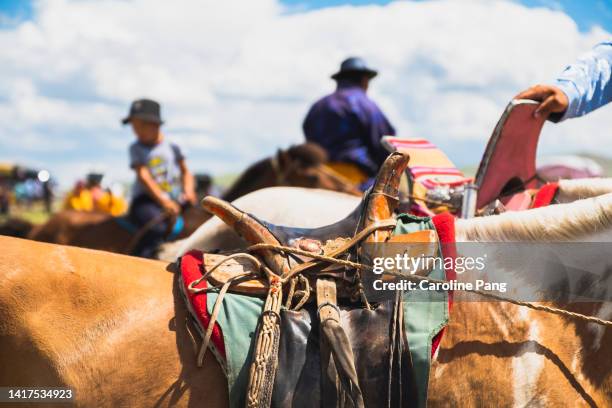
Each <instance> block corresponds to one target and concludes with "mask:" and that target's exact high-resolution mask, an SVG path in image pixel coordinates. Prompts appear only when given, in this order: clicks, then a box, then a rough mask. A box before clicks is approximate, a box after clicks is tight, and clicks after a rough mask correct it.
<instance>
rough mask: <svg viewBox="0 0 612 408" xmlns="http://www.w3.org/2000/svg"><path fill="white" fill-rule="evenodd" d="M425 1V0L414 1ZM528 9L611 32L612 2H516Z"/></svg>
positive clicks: (310, 6) (335, 2) (298, 1)
mask: <svg viewBox="0 0 612 408" xmlns="http://www.w3.org/2000/svg"><path fill="white" fill-rule="evenodd" d="M391 1H392V0H374V1H372V0H310V1H305V0H282V3H284V4H287V5H289V6H292V7H296V9H297V10H315V9H320V8H325V7H334V6H341V5H356V6H362V5H367V4H388V3H391ZM416 1H426V0H416ZM516 2H517V3H521V4H524V5H526V6H528V7H546V8H551V9H554V10H563V11H564V12H565V13H567V14H568V15H570V16H571V17H572V18H573V19H574V21H576V23H577V24H578V27H579V28H580V30H588V29H590V28H591V27H592V26H593V25H599V26H601V27H603V28H605V29H606V30H607V31H612V0H516Z"/></svg>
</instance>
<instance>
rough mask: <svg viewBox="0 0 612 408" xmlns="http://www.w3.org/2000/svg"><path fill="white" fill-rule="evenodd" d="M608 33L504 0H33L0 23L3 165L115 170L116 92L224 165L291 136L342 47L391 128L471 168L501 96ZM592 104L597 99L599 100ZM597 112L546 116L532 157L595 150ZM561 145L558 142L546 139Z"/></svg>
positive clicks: (118, 156) (209, 160) (205, 161)
mask: <svg viewBox="0 0 612 408" xmlns="http://www.w3.org/2000/svg"><path fill="white" fill-rule="evenodd" d="M607 36H609V34H608V33H606V32H604V31H603V30H601V29H594V30H592V31H591V32H588V33H581V32H579V31H578V29H577V26H576V24H575V23H574V21H573V20H572V19H571V18H570V17H568V16H567V15H565V14H563V12H561V11H552V10H550V9H545V8H537V9H534V8H526V7H523V6H521V5H519V4H515V3H510V2H502V1H473V2H471V1H462V2H456V1H432V2H416V3H413V2H396V3H391V4H389V5H386V6H367V7H349V6H344V7H335V8H326V9H321V10H315V11H308V12H304V13H295V12H294V13H288V12H287V9H285V8H283V7H282V6H281V5H280V4H279V3H278V2H277V1H275V0H258V1H251V0H244V1H223V2H219V1H212V0H210V1H202V0H190V1H173V2H169V1H163V0H157V1H154V0H134V1H124V0H114V1H113V0H109V1H91V0H88V1H68V0H55V1H41V2H38V3H37V4H36V8H35V17H34V20H33V21H29V22H24V23H21V24H19V25H17V26H15V27H13V28H8V29H5V30H0V49H2V50H3V51H2V53H1V54H0V143H1V144H2V148H1V149H0V159H3V160H6V159H9V160H10V159H12V158H13V159H14V158H23V157H27V158H29V159H30V160H31V161H32V163H48V165H49V166H50V167H51V169H52V170H55V172H56V174H58V175H59V176H60V177H61V178H62V180H61V181H62V182H64V183H70V182H72V180H73V179H74V178H76V177H77V176H79V174H77V170H79V171H81V170H82V169H86V168H102V167H104V168H108V169H112V172H113V175H115V176H116V177H119V178H128V177H130V175H129V169H128V167H127V158H126V155H127V154H126V153H125V150H127V144H128V143H129V141H131V136H130V134H129V129H127V128H126V129H123V130H122V129H121V127H120V125H119V119H120V118H121V117H122V116H123V115H124V114H125V112H126V111H127V108H128V105H129V102H130V101H131V100H132V99H134V98H137V97H141V96H150V97H154V98H157V99H159V100H160V101H161V102H162V103H163V108H164V114H165V116H166V120H167V127H166V131H167V134H168V135H169V137H170V138H172V137H174V138H175V139H176V140H177V141H178V142H180V143H181V144H182V145H183V146H184V149H185V150H188V156H189V158H190V162H191V164H192V166H193V167H195V168H196V169H198V170H207V171H215V172H225V171H234V172H237V171H239V170H241V169H242V168H243V167H245V166H246V165H247V164H249V163H250V162H252V161H254V160H256V159H259V158H261V157H263V156H265V155H268V154H270V153H272V152H273V151H274V150H275V149H276V148H277V147H281V146H287V145H289V144H291V143H296V142H299V141H300V140H301V139H302V135H301V121H302V119H303V116H304V114H305V112H306V110H307V109H308V106H309V104H310V103H311V102H313V101H314V100H315V99H316V98H318V97H320V96H322V95H323V94H325V93H327V92H329V91H331V90H332V88H333V84H332V82H331V81H330V80H329V78H328V77H329V74H331V73H332V72H334V71H335V70H336V68H337V65H338V63H339V61H340V60H342V59H343V58H344V57H345V56H347V55H349V54H357V55H362V56H364V57H366V58H367V60H368V61H370V63H371V65H373V66H375V67H377V68H378V69H379V70H380V76H379V78H377V79H376V80H375V81H374V82H373V84H372V89H371V95H372V97H373V98H374V99H375V100H376V101H377V102H378V103H379V104H380V105H381V106H382V107H383V109H384V110H385V111H386V112H387V114H388V116H389V117H390V119H391V121H392V122H393V123H394V124H395V126H396V128H397V129H398V131H399V133H400V134H401V135H405V136H423V137H427V138H430V139H432V140H433V141H434V142H436V143H438V144H439V145H441V146H442V147H443V148H444V149H446V150H447V151H448V153H449V155H450V156H451V157H452V158H453V159H455V160H456V161H457V162H459V163H462V164H464V163H474V162H477V161H478V160H479V158H480V154H481V152H482V150H483V149H484V143H485V141H486V139H487V138H488V136H489V134H490V132H491V130H492V128H493V126H494V124H495V122H496V121H497V119H498V117H499V115H500V114H501V112H502V110H503V108H504V106H505V104H506V103H507V102H508V100H509V99H510V98H511V97H512V96H513V95H514V94H516V93H517V92H519V91H520V90H522V89H523V88H525V87H527V86H529V85H531V84H533V83H536V82H545V81H549V80H551V79H552V78H554V76H555V75H556V74H557V73H559V72H560V71H561V70H562V68H563V67H564V66H565V65H567V64H568V63H570V62H571V61H573V60H574V59H575V58H576V57H577V56H578V55H579V54H580V53H581V52H583V51H586V50H588V49H589V48H590V47H591V46H592V45H594V44H595V43H596V42H597V41H599V40H601V39H602V38H605V37H607ZM604 111H605V109H604ZM611 125H612V117H611V116H610V115H609V112H604V113H602V112H596V113H594V114H592V115H590V116H589V117H587V118H584V119H578V120H575V121H569V122H566V123H564V124H561V125H552V124H549V125H546V127H545V129H544V133H543V137H542V140H541V147H542V149H543V150H544V151H551V152H560V151H572V150H580V151H584V150H591V151H595V152H599V151H601V148H600V146H602V145H604V144H606V140H607V138H608V137H610V135H609V134H608V129H610V128H612V126H611ZM558 146H563V148H561V147H558Z"/></svg>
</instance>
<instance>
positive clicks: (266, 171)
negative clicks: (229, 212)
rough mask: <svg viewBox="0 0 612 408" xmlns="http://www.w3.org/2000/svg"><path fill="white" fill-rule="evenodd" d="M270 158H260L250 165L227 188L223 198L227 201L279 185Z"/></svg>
mask: <svg viewBox="0 0 612 408" xmlns="http://www.w3.org/2000/svg"><path fill="white" fill-rule="evenodd" d="M271 160H272V159H270V158H267V159H263V160H260V161H258V162H256V163H254V164H252V165H251V166H249V167H248V168H247V169H246V170H245V171H244V172H242V174H241V175H240V177H238V179H237V180H236V181H234V183H233V184H232V185H231V187H229V188H228V189H227V191H226V192H225V193H223V195H222V196H221V198H222V199H223V200H225V201H227V202H232V201H234V200H235V199H237V198H239V197H242V196H243V195H246V194H248V193H250V192H252V191H255V190H259V189H262V188H265V187H273V186H275V185H277V184H278V183H277V180H276V177H274V174H273V167H272V164H271Z"/></svg>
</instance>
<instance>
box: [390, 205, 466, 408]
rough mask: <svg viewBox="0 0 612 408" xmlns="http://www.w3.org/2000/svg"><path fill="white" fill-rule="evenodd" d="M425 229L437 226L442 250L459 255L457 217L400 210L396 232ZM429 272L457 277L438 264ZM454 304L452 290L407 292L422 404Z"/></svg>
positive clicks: (435, 276)
mask: <svg viewBox="0 0 612 408" xmlns="http://www.w3.org/2000/svg"><path fill="white" fill-rule="evenodd" d="M425 229H435V230H436V232H437V234H438V242H439V243H440V252H441V253H442V255H443V256H444V257H452V258H455V257H456V248H455V218H454V217H453V216H452V215H451V214H450V213H441V214H438V215H436V216H434V217H432V218H429V217H417V216H415V215H412V214H400V215H399V216H398V217H397V226H396V228H395V230H394V234H408V233H412V232H415V231H421V230H425ZM445 264H446V262H445ZM453 264H454V263H453ZM428 276H429V277H431V278H432V279H441V280H450V279H456V274H455V271H454V270H452V269H449V270H443V268H435V269H434V270H432V271H431V272H430V273H429V275H428ZM451 305H452V293H447V292H436V291H422V290H413V291H410V292H405V293H404V297H403V306H404V330H405V332H406V337H407V339H408V345H409V348H410V356H411V358H412V365H413V372H414V377H415V381H416V387H417V396H418V404H417V405H418V406H419V407H424V406H426V403H427V391H428V385H429V370H430V367H431V360H432V358H433V356H434V355H435V353H436V351H437V350H438V347H439V345H440V342H441V341H442V336H443V334H444V328H445V327H446V325H447V324H448V317H449V311H450V307H451Z"/></svg>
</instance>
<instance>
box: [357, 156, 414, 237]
mask: <svg viewBox="0 0 612 408" xmlns="http://www.w3.org/2000/svg"><path fill="white" fill-rule="evenodd" d="M409 160H410V156H409V155H408V153H406V152H405V151H403V150H398V151H396V152H393V153H391V154H390V155H389V157H387V159H386V160H385V162H384V163H383V165H382V166H381V168H380V171H379V172H378V176H376V181H375V182H374V185H373V186H372V189H371V190H370V193H369V194H368V196H367V198H366V199H367V203H366V208H365V212H364V214H363V217H362V225H360V228H359V230H362V229H364V228H366V227H368V226H369V225H371V224H374V223H376V222H379V221H382V220H386V219H389V218H391V217H393V212H394V211H395V209H396V208H397V206H398V204H399V186H400V180H401V177H402V174H404V171H405V170H406V167H408V161H409ZM390 236H391V232H390V231H388V230H378V231H375V232H374V233H372V235H370V237H369V238H368V239H367V241H369V242H384V241H386V240H387V239H388V238H389V237H390Z"/></svg>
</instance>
